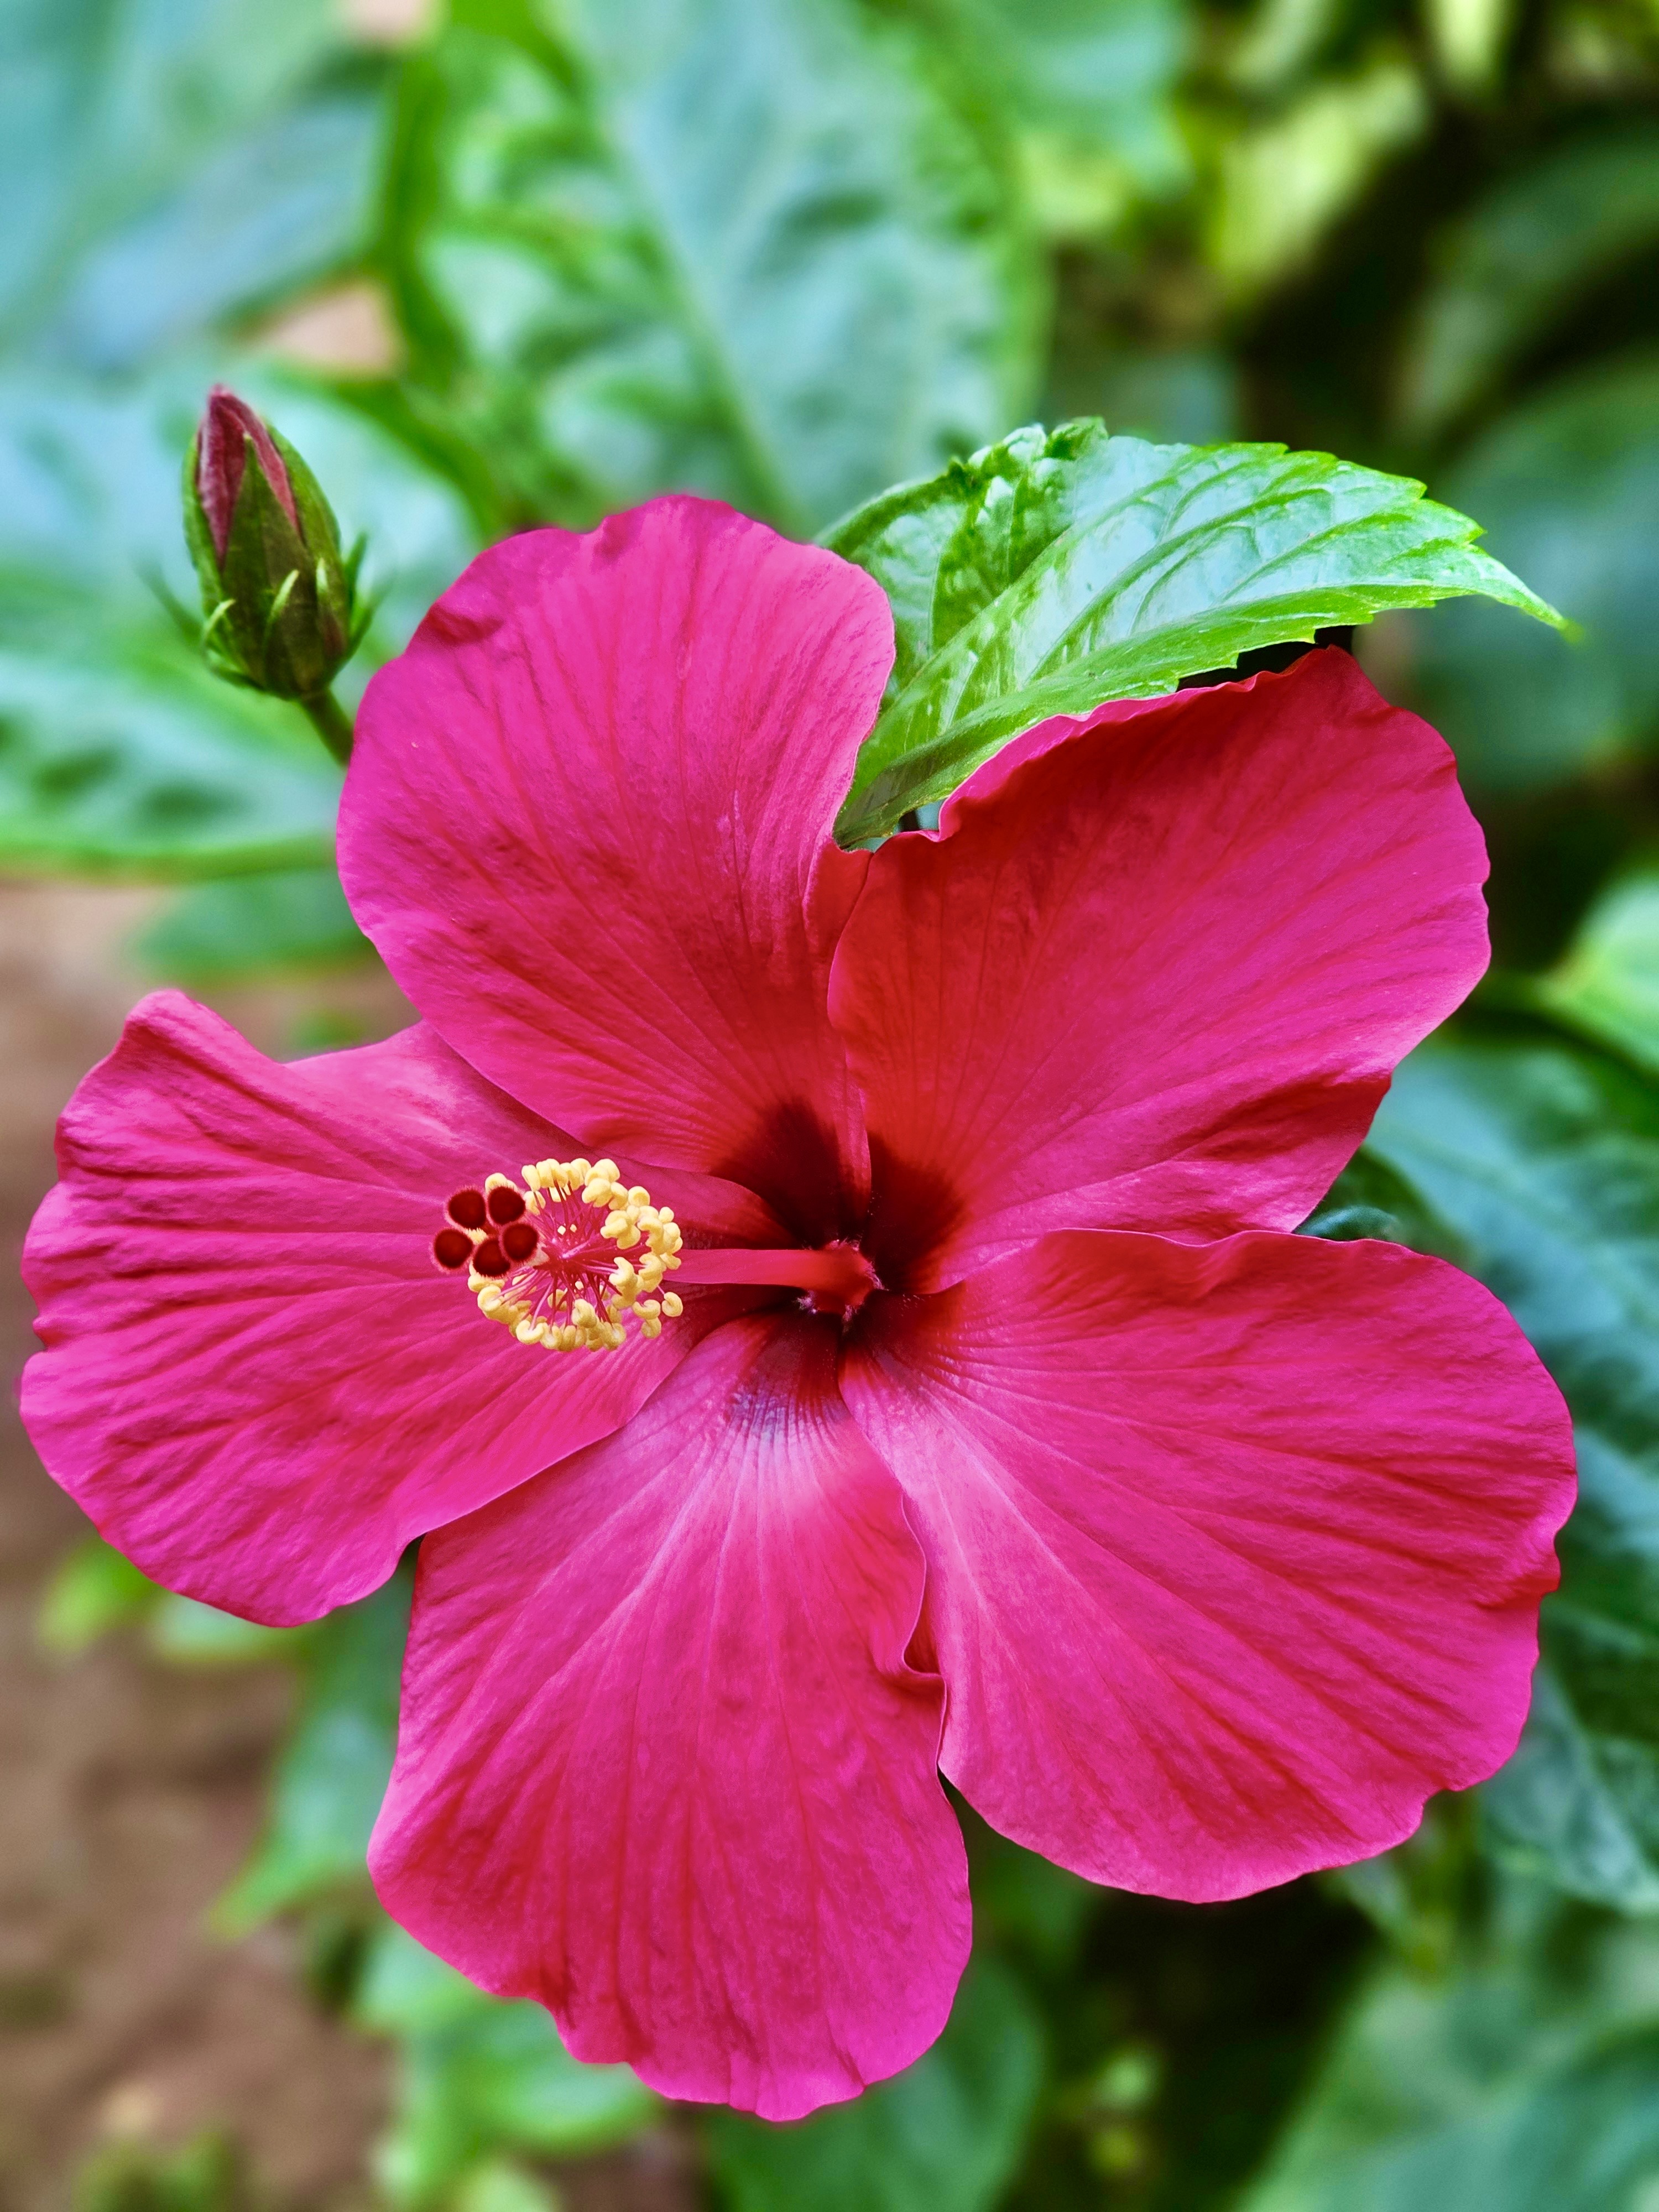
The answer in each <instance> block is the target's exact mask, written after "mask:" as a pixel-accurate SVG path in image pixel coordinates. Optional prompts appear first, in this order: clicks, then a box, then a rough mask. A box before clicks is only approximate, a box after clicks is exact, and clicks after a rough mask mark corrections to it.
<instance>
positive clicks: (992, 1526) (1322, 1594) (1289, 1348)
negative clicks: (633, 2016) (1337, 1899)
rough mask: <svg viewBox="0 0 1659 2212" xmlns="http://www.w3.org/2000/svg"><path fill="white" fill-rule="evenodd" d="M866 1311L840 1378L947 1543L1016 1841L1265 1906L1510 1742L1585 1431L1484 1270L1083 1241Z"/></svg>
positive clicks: (988, 1772) (937, 1543)
mask: <svg viewBox="0 0 1659 2212" xmlns="http://www.w3.org/2000/svg"><path fill="white" fill-rule="evenodd" d="M866 1314H867V1315H868V1316H870V1318H869V1320H868V1322H867V1323H866V1324H865V1326H864V1327H863V1328H861V1329H860V1332H859V1333H858V1334H857V1335H856V1336H855V1338H854V1343H853V1346H852V1347H851V1348H850V1350H849V1353H848V1358H847V1360H846V1362H845V1364H844V1368H843V1372H842V1392H843V1394H844V1395H845V1397H846V1399H847V1402H848V1405H849V1406H850V1407H852V1409H853V1411H854V1414H855V1415H856V1416H857V1419H858V1420H859V1423H860V1426H861V1427H862V1428H863V1430H864V1431H865V1433H866V1436H868V1437H869V1438H870V1440H871V1442H872V1443H873V1444H874V1445H875V1447H876V1449H877V1450H878V1452H879V1453H880V1455H881V1456H882V1457H883V1459H884V1461H885V1462H886V1463H887V1464H888V1465H889V1466H890V1467H891V1468H892V1469H893V1471H894V1472H895V1474H896V1475H897V1476H898V1478H899V1480H900V1481H901V1482H902V1484H903V1486H904V1489H905V1492H906V1497H907V1499H908V1505H909V1510H910V1514H911V1517H912V1520H913V1522H914V1523H915V1526H916V1528H917V1529H918V1531H919V1533H920V1534H921V1539H922V1542H923V1545H924V1547H925V1548H926V1550H927V1604H926V1607H925V1609H924V1613H923V1621H922V1631H921V1635H920V1636H919V1638H918V1641H917V1650H918V1651H919V1652H921V1653H924V1654H925V1655H926V1656H927V1661H928V1662H929V1663H933V1664H935V1665H937V1667H938V1668H939V1672H940V1673H941V1674H943V1676H944V1678H945V1687H946V1698H947V1712H946V1722H945V1744H944V1749H943V1753H942V1755H941V1759H940V1764H941V1765H942V1766H943V1768H944V1771H945V1773H946V1774H947V1775H948V1776H949V1777H950V1778H951V1781H952V1782H954V1783H955V1784H957V1787H958V1788H959V1789H960V1790H962V1791H963V1795H964V1796H966V1797H967V1798H969V1801H970V1802H972V1803H973V1804H974V1805H975V1806H976V1807H977V1808H979V1810H980V1811H981V1813H982V1814H984V1815H985V1817H986V1819H987V1820H989V1821H990V1822H991V1823H992V1825H993V1826H995V1827H997V1828H999V1829H1000V1830H1001V1831H1002V1832H1004V1833H1005V1834H1006V1835H1009V1836H1012V1837H1013V1838H1015V1839H1016V1840H1017V1841H1018V1842H1020V1843H1022V1844H1028V1845H1029V1846H1030V1848H1031V1849H1033V1850H1038V1851H1041V1852H1042V1853H1043V1854H1044V1855H1045V1856H1046V1857H1049V1858H1053V1859H1056V1860H1058V1861H1060V1863H1061V1864H1063V1865H1066V1866H1069V1867H1071V1868H1073V1869H1075V1870H1076V1871H1077V1872H1078V1873H1079V1874H1083V1875H1087V1876H1089V1878H1090V1879H1091V1880H1092V1881H1103V1882H1109V1883H1112V1884H1114V1885H1115V1886H1116V1887H1121V1888H1126V1889H1134V1890H1142V1891H1148V1892H1152V1893H1155V1894H1158V1895H1161V1896H1168V1897H1179V1898H1188V1899H1195V1900H1200V1901H1203V1900H1210V1899H1219V1898H1226V1897H1237V1896H1240V1895H1243V1894H1244V1893H1247V1892H1249V1891H1251V1890H1256V1889H1262V1888H1266V1887H1270V1886H1271V1885H1272V1884H1273V1883H1276V1882H1281V1881H1288V1880H1289V1879H1290V1878H1291V1876H1292V1875H1297V1874H1302V1873H1305V1872H1306V1871H1308V1870H1309V1869H1312V1868H1316V1867H1322V1866H1331V1865H1335V1864H1339V1863H1343V1862H1346V1861H1349V1860H1353V1859H1358V1858H1364V1857H1370V1855H1372V1854H1373V1853H1375V1852H1376V1851H1379V1850H1383V1849H1384V1848H1385V1847H1386V1846H1387V1845H1389V1844H1395V1843H1398V1842H1399V1841H1400V1840H1401V1838H1402V1837H1404V1836H1406V1835H1408V1834H1409V1833H1410V1832H1412V1830H1413V1828H1414V1827H1415V1826H1417V1823H1418V1820H1419V1817H1420V1814H1421V1811H1422V1807H1423V1803H1424V1801H1425V1798H1426V1797H1427V1796H1429V1795H1430V1793H1431V1791H1433V1790H1442V1789H1461V1788H1462V1787H1464V1786H1465V1785H1467V1784H1471V1783H1474V1782H1476V1781H1479V1780H1480V1779H1482V1778H1484V1777H1486V1775H1488V1774H1490V1773H1491V1772H1492V1771H1493V1770H1494V1769H1495V1768H1496V1767H1497V1766H1498V1765H1499V1764H1500V1763H1501V1762H1502V1761H1503V1760H1504V1759H1505V1758H1507V1756H1508V1755H1509V1753H1510V1751H1511V1750H1512V1749H1513V1748H1514V1746H1515V1741H1516V1735H1517V1734H1518V1733H1519V1730H1520V1727H1521V1723H1522V1717H1524V1715H1525V1712H1526V1709H1527V1701H1528V1686H1529V1683H1530V1679H1531V1674H1532V1668H1533V1664H1534V1659H1535V1657H1536V1653H1537V1613H1538V1601H1539V1599H1540V1597H1541V1595H1542V1593H1543V1592H1544V1591H1546V1590H1547V1589H1550V1588H1551V1587H1552V1586H1553V1583H1554V1580H1555V1561H1554V1555H1553V1550H1552V1547H1551V1539H1552V1536H1553V1533H1554V1531H1555V1529H1556V1528H1558V1527H1559V1525H1560V1523H1561V1522H1562V1520H1563V1519H1564V1518H1565V1515H1566V1513H1567V1511H1568V1510H1569V1507H1570V1506H1571V1500H1572V1493H1573V1478H1572V1447H1571V1435H1570V1430H1569V1425H1568V1421H1567V1416H1566V1412H1565V1407H1564V1406H1563V1405H1562V1402H1561V1399H1560V1396H1559V1393H1558V1392H1557V1390H1556V1389H1555V1386H1554V1384H1553V1383H1552V1382H1551V1381H1550V1380H1549V1378H1548V1376H1547V1375H1546V1374H1545V1372H1544V1370H1543V1369H1542V1367H1541V1365H1540V1364H1539V1363H1538V1360H1537V1358H1536V1357H1535V1355H1534V1353H1533V1352H1532V1350H1531V1348H1530V1347H1529V1346H1528V1344H1527V1343H1526V1341H1525V1340H1524V1339H1523V1338H1522V1335H1521V1334H1520V1332H1519V1330H1518V1329H1517V1328H1516V1326H1515V1324H1514V1322H1511V1321H1510V1318H1509V1316H1508V1315H1507V1314H1505V1313H1504V1310H1503V1308H1502V1307H1501V1306H1500V1305H1499V1304H1498V1302H1497V1300H1496V1299H1495V1298H1493V1297H1492V1296H1491V1295H1490V1294H1489V1293H1488V1292H1487V1291H1485V1290H1483V1289H1482V1288H1481V1287H1480V1285H1478V1284H1476V1283H1473V1282H1471V1281H1470V1280H1469V1279H1468V1277H1467V1276H1464V1275H1462V1274H1459V1273H1457V1271H1456V1270H1455V1268H1452V1267H1447V1266H1445V1265H1444V1264H1443V1262H1441V1261H1435V1260H1426V1259H1423V1258H1420V1257H1419V1256H1418V1255H1416V1254H1414V1253H1409V1252H1407V1251H1404V1250H1402V1249H1400V1248H1398V1247H1396V1246H1394V1245H1389V1244H1373V1243H1354V1244H1327V1243H1321V1242H1319V1241H1318V1240H1316V1239H1315V1238H1311V1237H1308V1238H1304V1237H1281V1236H1275V1235H1272V1234H1253V1235H1245V1236H1241V1237H1234V1238H1231V1239H1228V1240H1226V1241H1225V1242H1223V1243H1218V1244H1213V1245H1210V1246H1207V1247H1204V1246H1194V1245H1190V1244H1182V1243H1172V1242H1170V1241H1168V1240H1166V1239H1164V1238H1160V1237H1143V1236H1138V1235H1129V1234H1121V1233H1113V1232H1105V1233H1090V1232H1086V1231H1085V1232H1077V1233H1071V1234H1055V1235H1053V1236H1049V1237H1044V1238H1043V1239H1042V1241H1041V1242H1040V1243H1037V1244H1036V1245H1035V1246H1034V1247H1032V1248H1031V1249H1030V1251H1028V1252H1026V1253H1023V1254H1021V1255H1018V1256H1017V1257H1015V1258H1013V1259H1011V1260H1006V1261H1000V1262H998V1263H996V1264H995V1265H994V1266H992V1267H988V1268H987V1269H985V1270H984V1271H983V1272H982V1273H979V1274H976V1275H974V1276H972V1277H970V1278H969V1279H968V1280H967V1281H966V1282H964V1283H963V1284H961V1285H957V1287H956V1288H954V1289H952V1290H950V1291H944V1292H941V1293H939V1294H938V1295H937V1296H935V1297H927V1298H916V1299H907V1300H893V1301H890V1302H886V1303H884V1304H879V1305H878V1303H877V1302H876V1301H872V1304H871V1305H870V1306H869V1307H867V1308H866Z"/></svg>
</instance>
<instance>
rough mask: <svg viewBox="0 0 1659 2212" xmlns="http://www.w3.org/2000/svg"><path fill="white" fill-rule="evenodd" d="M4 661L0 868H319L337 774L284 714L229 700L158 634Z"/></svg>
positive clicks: (180, 646) (273, 704)
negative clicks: (78, 651) (78, 652)
mask: <svg viewBox="0 0 1659 2212" xmlns="http://www.w3.org/2000/svg"><path fill="white" fill-rule="evenodd" d="M72 637H73V633H72V632H70V631H68V630H67V629H60V630H59V631H58V635H57V636H56V637H55V638H54V639H53V641H52V642H53V644H54V645H55V646H56V647H57V648H58V655H61V658H60V657H58V656H57V655H54V657H53V658H51V659H47V658H45V657H44V656H42V657H35V656H33V655H27V654H23V653H12V652H5V651H3V650H0V862H3V864H4V865H5V866H8V867H10V868H14V869H53V870H64V869H72V870H73V871H75V872H76V873H78V874H101V873H112V874H113V873H120V874H135V875H148V876H160V877H167V876H191V875H212V874H220V873H223V872H227V871H229V870H235V869H246V868H260V867H270V866H295V865H298V864H301V863H312V864H315V863H318V862H319V861H322V860H326V859H327V857H328V855H329V854H330V852H331V849H332V846H333V823H334V813H335V809H336V807H337V804H338V799H339V790H340V775H339V771H338V769H337V768H335V766H334V765H333V763H331V761H330V760H329V759H328V757H327V756H326V755H325V753H324V752H323V751H322V749H321V748H320V746H319V745H318V744H316V742H315V740H314V739H313V740H310V741H307V737H306V732H305V729H304V726H303V725H301V724H299V723H297V721H296V720H295V716H294V711H293V709H292V708H287V707H284V706H283V704H282V703H281V702H279V701H276V700H270V699H260V698H258V697H256V696H255V695H254V694H253V693H252V692H239V691H232V690H228V688H227V687H226V686H224V685H222V684H219V683H217V682H216V679H215V678H213V677H212V676H210V674H209V673H208V672H207V671H206V670H205V669H204V667H202V666H201V665H200V664H199V663H198V662H197V660H196V659H195V658H194V657H193V655H192V654H191V651H190V648H189V647H187V646H186V645H185V643H184V642H183V641H182V640H180V639H179V638H178V637H176V636H174V635H170V634H169V633H167V631H165V630H163V629H161V628H160V627H159V625H157V626H154V627H151V628H149V629H143V630H138V631H136V632H135V631H123V630H121V629H117V628H116V627H115V625H114V624H113V623H112V624H111V626H110V628H109V629H108V630H107V631H106V634H105V635H103V636H102V637H88V638H86V639H84V641H83V642H84V650H83V653H82V657H81V658H80V659H79V661H78V662H77V661H76V659H72V658H71V657H70V644H71V641H72Z"/></svg>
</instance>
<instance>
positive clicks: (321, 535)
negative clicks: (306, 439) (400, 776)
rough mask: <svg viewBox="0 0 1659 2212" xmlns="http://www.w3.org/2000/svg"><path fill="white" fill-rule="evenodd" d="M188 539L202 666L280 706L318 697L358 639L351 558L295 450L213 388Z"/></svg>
mask: <svg viewBox="0 0 1659 2212" xmlns="http://www.w3.org/2000/svg"><path fill="white" fill-rule="evenodd" d="M185 537H186V538H187V539H188V540H189V543H190V550H191V556H192V557H193V559H194V560H195V562H196V573H197V576H198V577H199V578H200V580H201V586H202V609H203V613H204V616H205V617H206V622H205V626H204V629H203V633H202V643H203V647H204V651H205V652H206V653H207V656H208V659H209V660H210V662H211V664H212V665H213V666H214V667H215V668H216V670H217V671H218V672H219V673H220V674H221V675H222V676H225V677H228V678H229V679H230V680H231V681H232V682H233V683H238V684H250V685H251V686H252V688H253V689H254V690H256V691H269V692H272V693H274V694H275V696H276V697H277V698H279V699H299V700H301V701H310V700H315V699H318V698H320V697H321V696H322V695H323V694H324V693H325V692H326V691H327V690H328V687H329V685H330V684H331V683H332V682H333V680H334V678H335V677H336V675H337V673H338V671H339V670H340V668H341V667H342V666H343V664H344V663H345V662H346V661H347V660H348V659H349V658H350V657H351V654H352V653H353V652H354V651H355V650H356V646H357V644H358V641H359V640H360V638H361V636H362V624H361V623H360V622H359V621H358V618H357V612H356V559H357V556H356V553H355V552H354V554H353V555H352V556H350V557H349V558H343V557H342V556H341V552H340V532H339V526H338V524H337V522H336V521H335V520H334V516H333V513H332V511H331V508H330V507H329V504H328V501H326V500H325V498H324V496H323V493H322V488H321V486H320V485H319V483H318V482H317V479H316V478H315V477H313V475H312V473H311V471H310V470H309V469H308V468H307V466H306V465H305V463H304V462H303V461H302V460H301V458H300V456H299V454H298V453H295V450H294V448H293V447H292V446H290V445H289V442H288V441H287V440H286V439H285V438H283V437H282V436H281V435H279V434H278V433H277V432H276V431H275V430H273V429H272V428H270V425H269V424H268V423H266V422H261V420H260V419H259V417H258V416H257V415H256V414H255V413H254V411H253V410H252V408H251V407H250V406H249V405H248V404H247V403H246V401H245V400H241V399H239V398H237V397H236V395H235V393H234V392H228V391H226V389H225V387H224V386H223V385H222V384H216V385H215V386H214V387H213V390H212V391H211V392H210V393H209V395H208V404H207V412H206V413H205V414H204V416H203V417H202V422H201V427H200V428H199V429H198V430H197V434H196V436H195V438H194V439H193V440H192V441H191V448H190V453H189V455H188V457H187V458H186V460H185Z"/></svg>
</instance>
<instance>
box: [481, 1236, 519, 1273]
mask: <svg viewBox="0 0 1659 2212" xmlns="http://www.w3.org/2000/svg"><path fill="white" fill-rule="evenodd" d="M512 1266H513V1262H512V1261H510V1260H509V1259H508V1258H507V1255H506V1253H505V1252H503V1251H502V1249H501V1246H500V1245H499V1244H498V1243H496V1242H495V1238H494V1237H485V1239H484V1241H483V1243H482V1244H477V1245H475V1246H474V1247H473V1249H472V1267H473V1272H474V1273H476V1274H480V1275H505V1274H507V1273H509V1272H510V1270H511V1268H512Z"/></svg>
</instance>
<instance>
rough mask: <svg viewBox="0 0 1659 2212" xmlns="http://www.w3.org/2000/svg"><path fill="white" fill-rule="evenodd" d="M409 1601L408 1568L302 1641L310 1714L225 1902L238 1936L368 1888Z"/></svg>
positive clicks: (223, 1917)
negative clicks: (368, 1855)
mask: <svg viewBox="0 0 1659 2212" xmlns="http://www.w3.org/2000/svg"><path fill="white" fill-rule="evenodd" d="M409 1600H410V1580H409V1577H407V1576H405V1575H402V1574H400V1575H398V1576H396V1577H394V1578H393V1579H392V1581H391V1582H389V1583H387V1584H386V1587H385V1589H380V1590H377V1591H376V1592H375V1594H374V1596H373V1597H369V1598H365V1599H363V1600H362V1602H361V1603H360V1604H357V1605H349V1606H344V1607H342V1608H341V1610H340V1611H339V1612H338V1613H331V1614H330V1615H329V1616H328V1618H327V1620H325V1621H323V1622H321V1623H320V1624H319V1626H317V1627H316V1628H314V1629H312V1630H310V1631H309V1632H307V1636H306V1640H305V1642H304V1643H303V1644H301V1645H300V1646H299V1647H298V1650H299V1656H301V1663H302V1665H303V1668H304V1672H305V1687H304V1694H303V1699H302V1702H301V1710H300V1715H299V1718H298V1721H297V1723H296V1724H295V1730H294V1733H293V1735H292V1736H291V1737H290V1738H289V1741H288V1744H287V1746H286V1747H285V1748H284V1749H283V1753H282V1755H281V1757H280V1758H279V1759H278V1760H277V1762H276V1771H275V1774H274V1775H273V1777H272V1780H271V1796H270V1812H269V1814H268V1815H267V1819H266V1823H265V1830H264V1835H263V1836H262V1837H261V1838H260V1841H259V1844H258V1847H257V1848H256V1850H255V1851H254V1854H253V1857H252V1860H251V1861H250V1862H249V1863H248V1864H247V1865H246V1867H244V1868H243V1869H242V1871H241V1872H240V1874H239V1875H237V1877H236V1879H235V1881H234V1882H233V1883H232V1884H231V1886H230V1887H229V1888H228V1890H227V1891H226V1892H225V1893H224V1895H223V1896H222V1898H221V1899H219V1902H218V1904H217V1905H216V1907H215V1908H214V1917H215V1920H216V1923H217V1925H218V1926H219V1927H220V1928H221V1929H222V1930H223V1931H224V1932H225V1933H226V1934H228V1935H241V1934H243V1933H244V1932H245V1931H246V1930H247V1929H250V1928H255V1927H258V1924H259V1923H260V1922H261V1921H264V1920H268V1919H270V1917H271V1916H272V1914H274V1913H277V1912H285V1911H290V1910H291V1909H292V1908H293V1907H295V1905H306V1904H308V1903H310V1902H311V1901H312V1900H313V1899H319V1898H326V1897H328V1896H329V1895H331V1893H335V1892H339V1891H344V1892H346V1893H351V1892H353V1891H357V1890H361V1889H362V1888H363V1887H365V1886H366V1884H367V1881H368V1875H367V1874H366V1872H365V1870H364V1866H363V1854H364V1852H365V1850H367V1849H368V1838H369V1832H370V1830H371V1829H372V1828H373V1827H374V1818H375V1815H376V1814H377V1813H378V1812H379V1811H380V1800H381V1798H382V1796H384V1795H385V1793H386V1779H387V1777H388V1776H389V1775H390V1774H391V1771H392V1751H393V1749H394V1747H395V1745H396V1741H397V1733H398V1675H399V1671H400V1669H401V1668H402V1664H403V1650H404V1636H405V1633H406V1632H407V1630H408V1626H409Z"/></svg>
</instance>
